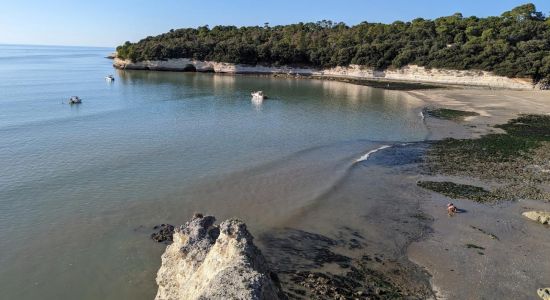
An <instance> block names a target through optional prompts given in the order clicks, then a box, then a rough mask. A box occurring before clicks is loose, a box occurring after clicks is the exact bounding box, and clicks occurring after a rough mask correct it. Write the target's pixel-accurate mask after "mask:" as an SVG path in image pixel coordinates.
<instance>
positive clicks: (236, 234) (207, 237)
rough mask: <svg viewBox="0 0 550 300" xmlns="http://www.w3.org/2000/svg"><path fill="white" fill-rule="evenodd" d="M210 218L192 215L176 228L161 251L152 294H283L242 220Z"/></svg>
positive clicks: (265, 296)
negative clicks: (154, 289) (162, 251)
mask: <svg viewBox="0 0 550 300" xmlns="http://www.w3.org/2000/svg"><path fill="white" fill-rule="evenodd" d="M214 222H215V218H214V217H212V216H202V215H195V216H194V217H193V219H192V220H191V221H190V222H187V223H186V224H185V225H182V226H181V227H180V228H177V229H176V230H175V232H174V236H173V240H174V241H173V243H172V244H171V245H169V246H168V247H167V248H166V251H165V252H164V254H163V255H162V265H161V267H160V269H159V271H158V273H157V284H158V286H159V287H158V291H157V295H156V298H155V299H157V300H161V299H258V300H260V299H285V296H284V294H283V293H282V292H281V289H280V285H279V283H278V281H277V279H276V275H274V274H273V273H271V272H270V271H269V270H268V268H267V263H266V260H265V258H264V256H263V255H262V253H261V252H260V250H259V249H258V248H256V246H255V245H254V244H253V242H252V240H253V237H252V235H251V234H250V233H249V232H248V230H247V228H246V225H245V224H244V223H243V222H242V221H240V220H236V219H230V220H227V221H224V222H222V223H221V224H220V225H219V226H215V225H214Z"/></svg>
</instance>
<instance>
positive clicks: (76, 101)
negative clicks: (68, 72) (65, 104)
mask: <svg viewBox="0 0 550 300" xmlns="http://www.w3.org/2000/svg"><path fill="white" fill-rule="evenodd" d="M80 103H82V99H80V98H79V97H78V96H72V97H71V98H69V104H80Z"/></svg>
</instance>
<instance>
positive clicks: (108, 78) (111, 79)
mask: <svg viewBox="0 0 550 300" xmlns="http://www.w3.org/2000/svg"><path fill="white" fill-rule="evenodd" d="M105 80H107V81H109V82H111V81H115V76H113V75H109V76H105Z"/></svg>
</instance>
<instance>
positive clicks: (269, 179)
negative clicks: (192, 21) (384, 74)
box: [0, 45, 428, 299]
mask: <svg viewBox="0 0 550 300" xmlns="http://www.w3.org/2000/svg"><path fill="white" fill-rule="evenodd" d="M113 51H114V49H112V48H93V47H65V46H28V45H0V298H1V299H152V298H154V296H155V293H156V283H155V274H156V271H157V270H158V268H159V266H160V256H161V254H162V252H163V251H164V248H165V245H164V244H158V243H155V242H154V241H152V240H151V238H150V234H151V233H152V232H153V227H154V226H155V225H158V224H163V223H169V224H174V225H179V224H183V223H185V222H186V221H188V220H189V219H190V217H191V216H192V215H193V213H195V212H201V213H205V214H211V215H214V216H216V217H217V219H218V220H219V221H222V220H224V219H226V218H230V217H238V218H240V219H242V220H244V221H245V222H246V223H247V224H248V227H249V229H250V230H251V232H252V233H253V235H254V236H258V237H259V236H262V234H264V233H266V232H270V231H272V230H274V229H277V228H288V227H293V228H307V229H308V230H312V231H316V232H322V233H324V234H330V232H332V229H333V228H336V226H340V225H342V226H344V225H346V224H347V223H353V224H355V225H358V224H359V223H360V222H361V220H362V219H361V218H360V217H359V216H365V215H368V214H369V213H372V214H374V213H375V211H373V210H372V209H373V207H374V206H373V205H374V204H375V203H378V202H376V201H385V200H384V199H386V198H385V196H384V197H383V196H380V195H382V194H383V193H386V192H388V191H385V190H384V181H383V178H384V176H385V175H384V174H385V173H384V172H386V171H384V172H382V171H380V169H377V168H379V167H380V166H377V165H376V164H375V163H374V162H373V161H372V159H373V158H375V157H377V156H379V155H381V154H382V153H384V152H385V151H388V150H389V149H391V148H392V147H400V145H405V144H407V143H414V142H418V141H423V140H425V139H426V138H427V135H428V130H427V129H426V126H425V125H424V123H423V120H422V118H421V117H420V116H419V112H420V105H421V103H419V102H418V101H417V100H415V99H414V98H412V97H411V96H409V95H408V94H407V93H406V92H402V91H392V90H384V89H377V88H371V87H367V86H361V85H353V84H348V83H342V82H336V81H323V80H310V79H291V78H274V77H261V76H245V75H235V76H231V75H223V74H212V73H180V72H154V71H124V70H116V69H114V68H113V67H112V60H110V59H107V58H105V57H106V56H107V55H108V54H110V53H111V52H113ZM110 74H112V75H114V78H115V80H114V81H113V82H109V81H107V80H106V79H105V77H106V76H107V75H110ZM258 90H261V91H263V92H264V94H266V95H267V96H268V99H265V100H264V101H263V102H258V101H252V99H251V92H253V91H258ZM71 96H78V97H80V98H81V99H82V103H81V104H69V103H68V99H69V98H70V97H71ZM376 150H378V151H376ZM373 195H374V196H373ZM376 195H378V196H379V197H375V196H376ZM376 213H379V211H378V212H376ZM353 224H352V225H353ZM260 246H261V242H260ZM260 248H261V247H260Z"/></svg>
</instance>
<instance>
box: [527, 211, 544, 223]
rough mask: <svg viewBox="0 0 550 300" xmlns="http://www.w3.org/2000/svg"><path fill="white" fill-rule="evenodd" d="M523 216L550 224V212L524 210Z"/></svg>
mask: <svg viewBox="0 0 550 300" xmlns="http://www.w3.org/2000/svg"><path fill="white" fill-rule="evenodd" d="M522 215H523V216H524V217H526V218H528V219H531V220H533V221H535V222H539V223H541V224H550V212H544V211H526V212H524V213H523V214H522Z"/></svg>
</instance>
